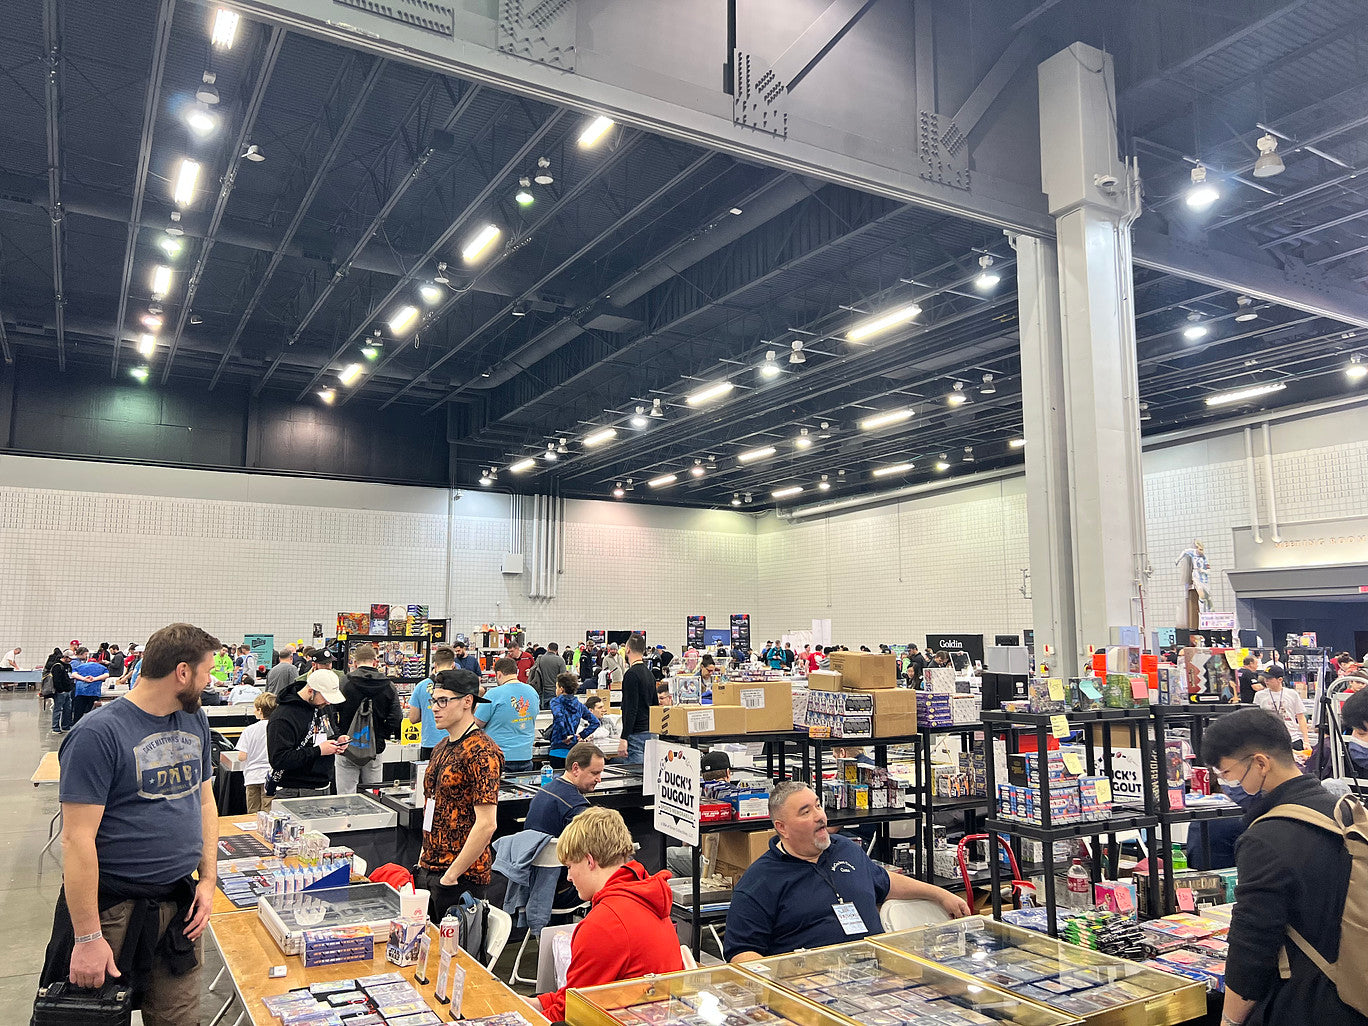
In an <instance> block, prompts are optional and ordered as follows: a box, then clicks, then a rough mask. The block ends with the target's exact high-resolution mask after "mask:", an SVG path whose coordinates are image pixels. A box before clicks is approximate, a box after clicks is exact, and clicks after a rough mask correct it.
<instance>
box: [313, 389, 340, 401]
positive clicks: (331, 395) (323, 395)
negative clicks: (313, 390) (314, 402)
mask: <svg viewBox="0 0 1368 1026" xmlns="http://www.w3.org/2000/svg"><path fill="white" fill-rule="evenodd" d="M318 398H320V399H322V400H323V401H324V402H325V403H327V404H329V405H332V401H333V400H334V399H336V398H337V393H336V392H334V391H333V390H332V389H331V388H320V389H319V390H318Z"/></svg>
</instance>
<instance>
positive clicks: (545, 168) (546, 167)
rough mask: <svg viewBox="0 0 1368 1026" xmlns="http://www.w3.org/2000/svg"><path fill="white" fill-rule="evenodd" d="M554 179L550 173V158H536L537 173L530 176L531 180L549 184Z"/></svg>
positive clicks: (539, 183)
mask: <svg viewBox="0 0 1368 1026" xmlns="http://www.w3.org/2000/svg"><path fill="white" fill-rule="evenodd" d="M555 180H556V179H555V178H554V177H553V176H552V174H551V158H550V157H538V158H537V173H536V174H535V175H533V176H532V181H534V182H536V183H537V184H538V185H550V184H551V183H552V182H554V181H555Z"/></svg>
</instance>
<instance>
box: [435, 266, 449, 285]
mask: <svg viewBox="0 0 1368 1026" xmlns="http://www.w3.org/2000/svg"><path fill="white" fill-rule="evenodd" d="M446 271H447V265H446V262H445V261H438V262H437V273H436V274H434V275H433V276H432V280H433V281H435V282H436V283H437V284H438V285H450V284H451V279H450V278H448V277H447V273H446Z"/></svg>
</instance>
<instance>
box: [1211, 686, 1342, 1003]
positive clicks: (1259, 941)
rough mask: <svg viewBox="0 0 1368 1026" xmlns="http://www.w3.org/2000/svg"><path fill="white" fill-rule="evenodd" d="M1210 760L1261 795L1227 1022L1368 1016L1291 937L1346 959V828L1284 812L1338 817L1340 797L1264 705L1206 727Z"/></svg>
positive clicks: (1243, 868)
mask: <svg viewBox="0 0 1368 1026" xmlns="http://www.w3.org/2000/svg"><path fill="white" fill-rule="evenodd" d="M1202 758H1203V761H1205V762H1206V763H1207V764H1208V765H1209V766H1211V767H1212V768H1213V769H1214V770H1215V771H1216V774H1217V779H1218V780H1220V782H1221V785H1222V786H1223V787H1225V788H1229V789H1235V788H1240V789H1243V790H1244V791H1245V792H1247V793H1248V794H1249V795H1251V796H1253V801H1252V802H1251V803H1250V805H1249V809H1248V816H1247V818H1246V823H1247V824H1248V825H1247V828H1246V830H1245V833H1244V836H1243V837H1242V838H1241V839H1240V842H1239V844H1238V846H1237V848H1236V851H1235V865H1236V870H1237V872H1238V874H1239V876H1238V883H1237V885H1236V888H1235V910H1234V912H1233V914H1232V916H1231V921H1230V934H1229V936H1228V937H1227V942H1228V943H1229V946H1230V951H1229V955H1228V957H1227V959H1226V992H1225V1004H1224V1008H1223V1011H1222V1015H1221V1026H1242V1024H1243V1023H1245V1022H1246V1021H1247V1020H1248V1021H1251V1022H1257V1023H1263V1024H1268V1026H1276V1024H1283V1023H1308V1022H1321V1023H1332V1022H1333V1023H1368V1018H1365V1017H1364V1016H1362V1015H1360V1014H1359V1013H1358V1012H1356V1011H1354V1010H1353V1009H1352V1008H1350V1007H1349V1006H1348V1005H1346V1004H1344V1002H1342V1001H1341V1000H1340V999H1339V995H1338V993H1337V992H1336V990H1335V985H1334V983H1332V982H1331V981H1330V979H1329V977H1327V976H1326V975H1325V974H1324V973H1322V972H1321V971H1320V970H1319V969H1318V968H1317V967H1316V965H1315V963H1314V962H1313V961H1312V960H1311V959H1310V958H1308V957H1307V956H1306V954H1305V953H1303V952H1302V950H1301V948H1300V947H1298V945H1297V944H1295V943H1294V942H1293V941H1292V939H1291V938H1290V937H1289V936H1288V931H1289V930H1296V931H1297V932H1298V933H1299V934H1300V935H1301V936H1302V937H1303V938H1304V939H1305V940H1306V941H1307V942H1308V943H1309V944H1310V945H1311V946H1312V947H1314V948H1315V950H1316V951H1317V952H1319V953H1320V955H1321V957H1323V958H1324V959H1325V960H1326V961H1327V962H1329V963H1331V964H1333V963H1334V962H1335V961H1336V960H1337V959H1338V958H1339V955H1340V952H1339V947H1340V919H1341V917H1342V916H1343V914H1344V904H1345V896H1346V894H1347V892H1348V889H1349V869H1350V860H1349V852H1348V850H1347V849H1346V848H1345V845H1344V841H1343V839H1342V837H1341V836H1340V835H1339V834H1337V833H1331V832H1330V830H1328V829H1324V828H1322V827H1319V826H1312V825H1311V824H1309V823H1304V822H1301V821H1299V820H1294V819H1287V818H1282V817H1281V815H1280V809H1279V807H1283V808H1290V809H1291V810H1292V812H1293V814H1297V813H1304V812H1306V811H1308V810H1309V811H1310V812H1312V813H1319V814H1320V815H1321V816H1324V817H1331V816H1333V815H1334V807H1335V798H1334V796H1333V795H1331V794H1330V793H1329V792H1328V791H1326V790H1325V789H1324V788H1323V787H1322V786H1321V785H1320V783H1319V781H1317V780H1315V779H1314V778H1312V777H1308V776H1303V775H1302V773H1301V771H1300V770H1299V769H1298V768H1297V763H1296V761H1295V760H1294V759H1293V758H1292V742H1291V738H1290V737H1289V735H1288V731H1287V728H1286V726H1285V725H1284V723H1283V721H1282V720H1280V719H1279V718H1278V716H1277V715H1276V714H1273V713H1270V712H1268V711H1266V710H1264V709H1260V708H1256V709H1240V710H1238V711H1237V712H1233V713H1229V714H1227V715H1224V716H1220V717H1218V718H1216V719H1215V720H1214V721H1213V722H1212V723H1211V725H1210V726H1208V727H1207V728H1206V732H1205V735H1204V737H1203V741H1202ZM1270 812H1272V815H1268V814H1269V813H1270ZM1280 951H1285V952H1286V954H1287V960H1288V963H1289V966H1290V975H1289V976H1288V977H1287V978H1283V977H1282V976H1281V975H1280V973H1279V953H1280Z"/></svg>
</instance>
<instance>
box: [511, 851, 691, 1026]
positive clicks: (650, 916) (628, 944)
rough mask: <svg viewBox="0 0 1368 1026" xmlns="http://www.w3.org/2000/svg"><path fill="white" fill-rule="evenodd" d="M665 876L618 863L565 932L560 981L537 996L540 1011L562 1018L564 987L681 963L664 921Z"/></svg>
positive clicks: (666, 970) (667, 890) (667, 904)
mask: <svg viewBox="0 0 1368 1026" xmlns="http://www.w3.org/2000/svg"><path fill="white" fill-rule="evenodd" d="M669 878H670V874H669V873H668V872H660V873H656V874H655V875H654V876H648V875H647V874H646V868H645V867H644V866H643V865H642V864H641V863H640V862H635V861H633V862H628V863H625V864H624V865H622V866H620V867H618V870H617V872H615V873H614V874H613V875H612V876H610V877H609V878H608V881H607V882H606V883H605V884H604V885H603V887H602V888H601V889H600V890H599V892H598V893H597V894H595V895H594V897H593V901H592V902H591V904H592V907H591V908H590V909H589V914H588V915H587V916H585V917H584V919H583V921H582V922H580V924H579V925H578V926H576V927H575V932H574V934H572V935H571V937H570V969H569V971H568V972H567V973H566V974H565V986H564V987H562V988H561V989H560V990H558V991H556V992H555V993H554V994H540V995H538V997H537V1000H538V1001H540V1002H541V1006H542V1014H544V1015H545V1016H546V1017H547V1018H548V1019H550V1020H551V1021H552V1022H558V1021H560V1020H563V1019H564V1018H565V991H566V989H567V988H570V987H597V986H599V985H600V984H604V983H616V982H617V981H618V980H631V979H635V978H636V977H638V976H645V975H646V974H647V973H673V972H678V971H679V970H681V969H683V968H684V957H683V955H682V954H681V953H680V950H679V935H678V934H676V933H675V927H674V923H672V922H670V905H671V903H672V902H673V900H674V899H673V895H672V894H671V892H670V885H669V884H667V883H666V882H665V881H666V880H668V879H669Z"/></svg>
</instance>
